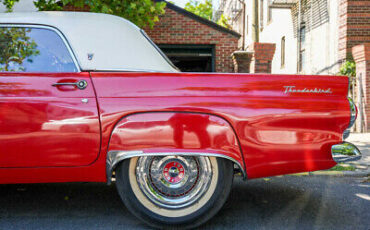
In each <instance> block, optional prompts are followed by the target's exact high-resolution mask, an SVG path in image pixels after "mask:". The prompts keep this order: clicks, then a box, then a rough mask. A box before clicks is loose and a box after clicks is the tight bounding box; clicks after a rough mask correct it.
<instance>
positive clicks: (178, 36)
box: [145, 8, 239, 72]
mask: <svg viewBox="0 0 370 230" xmlns="http://www.w3.org/2000/svg"><path fill="white" fill-rule="evenodd" d="M145 31H146V33H147V34H148V35H149V36H150V38H151V39H152V40H153V41H154V42H155V43H156V44H197V45H199V44H203V45H204V44H206V45H214V46H215V70H216V72H233V60H232V57H231V55H232V53H233V52H234V51H235V50H237V49H238V40H239V37H238V36H235V35H232V34H230V33H227V32H223V31H219V30H217V29H215V28H212V27H210V26H208V25H206V24H203V23H201V22H199V21H197V20H194V19H192V18H190V17H187V16H185V15H183V14H181V13H179V12H176V11H174V10H172V9H169V8H166V13H165V14H164V15H162V16H161V17H160V19H159V22H158V23H157V24H156V25H155V26H154V28H153V29H145Z"/></svg>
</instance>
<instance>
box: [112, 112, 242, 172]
mask: <svg viewBox="0 0 370 230" xmlns="http://www.w3.org/2000/svg"><path fill="white" fill-rule="evenodd" d="M135 150H142V151H143V152H144V153H153V152H154V153H171V152H189V151H193V152H200V153H204V152H207V153H215V154H219V155H223V156H227V157H230V158H233V159H235V160H236V161H237V162H238V163H239V164H240V165H241V166H242V167H244V161H243V157H242V153H241V150H240V145H239V141H238V139H237V136H236V134H235V132H234V130H233V129H232V127H231V126H230V124H229V123H227V121H225V120H224V119H222V118H220V117H217V116H213V115H209V114H204V113H184V112H148V113H139V114H133V115H129V116H126V117H124V118H123V119H122V120H121V121H120V122H119V123H118V124H117V125H116V126H115V128H114V130H113V133H112V135H111V139H110V142H109V151H135Z"/></svg>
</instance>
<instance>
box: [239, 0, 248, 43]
mask: <svg viewBox="0 0 370 230" xmlns="http://www.w3.org/2000/svg"><path fill="white" fill-rule="evenodd" d="M239 2H240V3H241V4H242V5H243V44H242V50H245V14H246V13H247V12H245V2H244V0H239Z"/></svg>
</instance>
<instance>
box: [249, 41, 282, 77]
mask: <svg viewBox="0 0 370 230" xmlns="http://www.w3.org/2000/svg"><path fill="white" fill-rule="evenodd" d="M275 48H276V44H275V43H260V42H255V43H252V44H251V45H249V46H248V50H249V51H251V52H254V54H253V58H252V62H251V64H250V72H251V73H271V62H272V59H273V58H274V54H275Z"/></svg>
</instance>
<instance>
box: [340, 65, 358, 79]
mask: <svg viewBox="0 0 370 230" xmlns="http://www.w3.org/2000/svg"><path fill="white" fill-rule="evenodd" d="M339 71H340V74H342V75H346V76H348V77H350V78H354V77H356V63H355V62H354V61H346V62H345V63H343V65H342V66H341V67H340V70H339Z"/></svg>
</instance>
